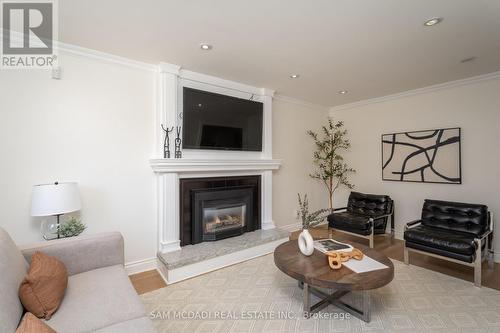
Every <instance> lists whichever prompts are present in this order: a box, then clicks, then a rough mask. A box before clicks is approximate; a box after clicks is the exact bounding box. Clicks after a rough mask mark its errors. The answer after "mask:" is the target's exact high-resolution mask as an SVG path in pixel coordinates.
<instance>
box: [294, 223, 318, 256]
mask: <svg viewBox="0 0 500 333" xmlns="http://www.w3.org/2000/svg"><path fill="white" fill-rule="evenodd" d="M297 241H298V242H299V249H300V252H302V254H303V255H305V256H310V255H311V254H313V252H314V239H313V238H312V236H311V234H310V233H309V230H307V229H304V230H302V232H301V233H300V235H299V239H298V240H297Z"/></svg>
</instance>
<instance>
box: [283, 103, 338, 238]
mask: <svg viewBox="0 0 500 333" xmlns="http://www.w3.org/2000/svg"><path fill="white" fill-rule="evenodd" d="M327 116H328V113H327V110H326V109H322V108H318V107H313V106H309V105H304V104H299V103H293V102H288V101H284V100H280V99H275V100H274V102H273V157H274V158H277V159H283V165H282V166H281V168H280V170H278V171H276V172H275V173H274V177H273V219H274V222H275V223H276V225H277V226H289V227H290V228H292V227H295V228H296V226H297V223H298V220H296V219H295V218H294V210H296V209H297V193H302V194H305V193H307V195H308V197H309V202H310V208H311V209H319V208H326V207H327V206H328V197H327V192H326V190H325V189H324V188H323V185H321V184H320V183H319V182H317V181H315V180H313V179H311V178H310V177H309V174H310V173H311V172H312V171H313V166H312V162H311V161H312V152H313V150H314V144H313V141H312V140H311V139H310V138H309V137H308V136H307V135H306V131H307V130H308V129H312V130H316V131H317V130H319V129H320V127H321V125H323V124H325V122H326V121H327ZM292 225H293V226H292Z"/></svg>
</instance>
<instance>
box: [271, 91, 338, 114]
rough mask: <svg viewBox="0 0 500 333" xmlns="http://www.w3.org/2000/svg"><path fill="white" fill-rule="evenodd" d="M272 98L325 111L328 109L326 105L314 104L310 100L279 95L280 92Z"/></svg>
mask: <svg viewBox="0 0 500 333" xmlns="http://www.w3.org/2000/svg"><path fill="white" fill-rule="evenodd" d="M274 99H275V100H278V101H283V102H287V103H292V104H297V105H300V106H304V107H307V108H309V109H315V110H319V111H324V112H327V111H328V110H329V109H330V108H329V107H328V106H324V105H320V104H315V103H311V102H306V101H304V100H301V99H298V98H294V97H290V96H285V95H281V94H275V95H274Z"/></svg>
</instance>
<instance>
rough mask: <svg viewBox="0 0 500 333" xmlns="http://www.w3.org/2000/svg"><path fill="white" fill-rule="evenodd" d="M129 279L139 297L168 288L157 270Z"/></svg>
mask: <svg viewBox="0 0 500 333" xmlns="http://www.w3.org/2000/svg"><path fill="white" fill-rule="evenodd" d="M129 278H130V281H132V285H133V286H134V288H135V290H136V291H137V293H138V294H139V295H141V294H145V293H148V292H150V291H153V290H156V289H160V288H163V287H166V286H167V284H166V283H165V281H164V280H163V278H162V277H161V275H160V273H158V271H157V270H152V271H147V272H142V273H138V274H133V275H130V276H129Z"/></svg>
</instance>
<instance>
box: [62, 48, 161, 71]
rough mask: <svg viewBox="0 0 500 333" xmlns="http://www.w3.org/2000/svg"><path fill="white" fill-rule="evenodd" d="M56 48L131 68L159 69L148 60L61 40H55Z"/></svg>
mask: <svg viewBox="0 0 500 333" xmlns="http://www.w3.org/2000/svg"><path fill="white" fill-rule="evenodd" d="M55 48H56V50H57V51H62V52H65V53H69V54H74V55H79V56H83V57H87V58H91V59H97V60H102V61H107V62H111V63H114V64H118V65H122V66H127V67H131V68H136V69H141V70H146V71H152V72H156V71H158V66H157V65H153V64H150V63H147V62H142V61H137V60H132V59H129V58H125V57H120V56H117V55H114V54H111V53H106V52H101V51H97V50H93V49H88V48H86V47H81V46H77V45H73V44H66V43H61V42H55Z"/></svg>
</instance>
